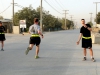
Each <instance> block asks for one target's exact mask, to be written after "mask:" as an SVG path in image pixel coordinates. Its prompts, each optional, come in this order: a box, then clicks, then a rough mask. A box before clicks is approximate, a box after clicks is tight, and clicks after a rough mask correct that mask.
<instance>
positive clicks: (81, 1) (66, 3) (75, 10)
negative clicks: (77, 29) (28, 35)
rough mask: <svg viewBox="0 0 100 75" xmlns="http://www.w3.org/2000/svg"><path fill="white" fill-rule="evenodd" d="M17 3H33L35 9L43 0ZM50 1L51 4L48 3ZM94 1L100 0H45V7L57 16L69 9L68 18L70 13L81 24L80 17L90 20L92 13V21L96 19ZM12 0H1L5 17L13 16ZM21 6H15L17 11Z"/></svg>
mask: <svg viewBox="0 0 100 75" xmlns="http://www.w3.org/2000/svg"><path fill="white" fill-rule="evenodd" d="M14 1H15V3H17V4H18V5H21V6H23V7H28V6H29V5H32V7H33V8H34V9H36V8H37V7H38V6H40V1H41V0H14ZM46 2H48V3H49V4H50V5H51V6H52V7H53V8H54V9H55V10H54V9H53V8H52V7H51V6H50V5H49V4H47V3H46ZM93 2H100V0H43V8H44V9H45V10H47V11H49V12H50V14H52V15H54V16H55V17H59V18H63V17H65V15H64V14H63V13H64V11H63V10H69V11H68V12H67V13H68V14H67V16H66V18H68V19H70V15H73V20H74V21H75V22H77V24H78V25H81V24H80V19H82V18H84V19H86V22H88V21H90V14H89V13H93V15H92V21H94V18H95V14H96V4H94V3H93ZM11 3H12V0H0V15H1V16H3V17H4V18H11V17H12V6H10V5H11ZM8 6H10V7H9V8H8V9H7V10H6V11H5V12H3V13H1V12H2V11H4V10H5V9H6V8H7V7H8ZM21 9H22V8H21V7H18V6H15V12H17V11H18V10H21ZM99 11H100V3H98V12H99Z"/></svg>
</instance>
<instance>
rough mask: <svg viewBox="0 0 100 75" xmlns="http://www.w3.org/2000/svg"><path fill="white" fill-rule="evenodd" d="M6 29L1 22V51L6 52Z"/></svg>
mask: <svg viewBox="0 0 100 75" xmlns="http://www.w3.org/2000/svg"><path fill="white" fill-rule="evenodd" d="M5 40H6V39H5V27H4V26H2V22H1V21H0V42H1V51H4V49H3V47H4V41H5Z"/></svg>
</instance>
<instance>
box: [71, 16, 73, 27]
mask: <svg viewBox="0 0 100 75" xmlns="http://www.w3.org/2000/svg"><path fill="white" fill-rule="evenodd" d="M70 16H71V17H70V18H71V26H72V18H73V15H70Z"/></svg>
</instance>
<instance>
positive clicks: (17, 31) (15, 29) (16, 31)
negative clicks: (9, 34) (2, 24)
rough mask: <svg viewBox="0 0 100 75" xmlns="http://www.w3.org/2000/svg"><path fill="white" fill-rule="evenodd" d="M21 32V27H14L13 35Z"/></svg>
mask: <svg viewBox="0 0 100 75" xmlns="http://www.w3.org/2000/svg"><path fill="white" fill-rule="evenodd" d="M19 33H20V30H19V26H13V34H19Z"/></svg>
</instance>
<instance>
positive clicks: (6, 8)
mask: <svg viewBox="0 0 100 75" xmlns="http://www.w3.org/2000/svg"><path fill="white" fill-rule="evenodd" d="M10 6H11V5H9V6H8V7H7V8H6V9H5V10H4V11H2V12H1V13H0V14H2V13H3V12H5V11H6V10H7V9H8V8H9V7H10Z"/></svg>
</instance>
